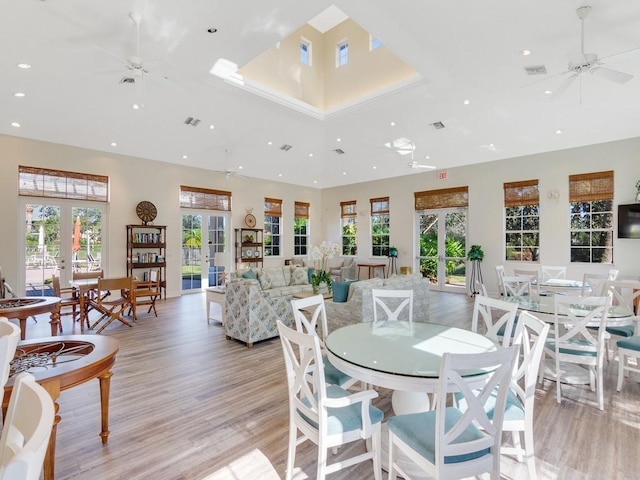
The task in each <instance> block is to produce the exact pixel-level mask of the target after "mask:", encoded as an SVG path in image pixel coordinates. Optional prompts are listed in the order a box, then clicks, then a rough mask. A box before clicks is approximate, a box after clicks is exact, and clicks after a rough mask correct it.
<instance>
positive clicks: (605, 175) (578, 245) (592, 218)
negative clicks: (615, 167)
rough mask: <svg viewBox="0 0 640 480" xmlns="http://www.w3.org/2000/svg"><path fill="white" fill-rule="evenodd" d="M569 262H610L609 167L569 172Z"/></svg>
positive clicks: (611, 253)
mask: <svg viewBox="0 0 640 480" xmlns="http://www.w3.org/2000/svg"><path fill="white" fill-rule="evenodd" d="M569 202H570V208H571V213H570V219H571V239H570V249H571V262H584V263H613V171H608V172H597V173H588V174H581V175H570V176H569Z"/></svg>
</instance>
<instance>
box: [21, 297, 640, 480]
mask: <svg viewBox="0 0 640 480" xmlns="http://www.w3.org/2000/svg"><path fill="white" fill-rule="evenodd" d="M430 296H431V299H430V302H431V304H430V318H431V321H432V322H434V323H441V324H450V325H454V326H460V327H465V328H469V326H470V323H471V320H470V319H471V308H472V304H473V303H472V302H473V300H472V299H470V298H469V297H467V296H465V295H458V294H447V293H431V294H430ZM158 314H159V317H158V318H155V317H154V316H153V315H146V314H141V315H139V318H138V321H137V322H136V323H135V326H134V327H133V328H129V327H126V326H124V325H122V324H119V323H113V324H112V325H111V326H110V327H109V328H108V329H106V330H105V331H104V332H103V335H109V336H112V337H114V338H117V339H118V340H119V341H120V352H119V355H118V358H117V361H116V365H115V368H114V375H113V378H112V388H111V415H110V420H111V423H110V430H111V436H110V438H109V442H108V444H107V445H105V446H103V445H102V444H101V442H100V438H99V437H98V433H99V430H100V409H99V396H98V384H97V381H95V382H89V383H87V384H84V385H80V386H78V387H74V388H72V389H70V390H67V391H65V392H62V395H61V397H60V415H61V416H62V421H61V422H60V424H59V426H58V442H57V452H56V478H57V479H58V480H63V479H74V480H96V479H127V480H133V479H154V480H181V479H198V480H199V479H208V480H214V479H215V480H254V479H275V478H284V466H285V462H286V449H287V431H288V411H287V394H286V380H285V376H284V361H283V357H282V352H281V348H280V342H279V340H278V339H272V340H268V341H265V342H260V343H257V344H255V345H254V347H253V348H251V349H248V348H246V347H245V346H244V345H243V344H240V343H238V342H235V341H229V340H226V339H225V336H224V328H223V327H221V326H220V325H219V324H215V323H211V324H208V323H207V320H206V308H205V299H204V294H195V295H186V296H183V297H181V298H175V299H169V300H166V301H161V302H159V303H158ZM29 322H30V323H29V328H28V331H27V333H28V338H36V337H38V336H46V335H48V334H49V333H48V330H49V325H48V323H47V319H46V318H45V317H39V320H38V323H37V324H34V323H33V320H29ZM63 322H64V326H65V333H79V329H78V327H77V326H76V327H75V329H72V327H71V325H70V322H71V321H70V317H63ZM616 368H617V360H615V359H614V360H611V361H610V362H609V363H608V365H607V372H606V381H605V384H606V385H605V411H604V412H601V411H599V410H598V409H597V407H596V402H595V394H594V393H593V392H591V391H589V390H588V388H585V387H563V395H564V398H563V403H562V404H561V405H558V404H556V401H555V384H554V383H552V382H549V381H547V382H545V383H544V385H542V386H541V387H539V388H538V391H537V393H536V397H537V398H536V415H535V417H536V419H535V439H536V449H537V451H536V457H537V467H538V477H539V478H540V479H562V480H574V479H575V480H578V479H580V480H585V479H594V480H596V479H597V480H601V479H636V478H638V476H639V475H640V473H638V472H640V455H638V454H637V452H638V446H639V445H640V421H639V415H640V384H638V383H634V382H626V383H625V385H624V388H623V391H622V392H621V393H617V392H616V391H615V379H616V373H617V371H616ZM379 392H380V397H379V398H378V399H377V400H376V402H375V403H376V404H377V405H378V406H379V407H380V408H382V409H383V410H384V411H385V412H386V414H387V415H389V414H390V410H391V408H390V392H389V391H386V390H384V389H380V390H379ZM362 448H363V444H362V443H361V442H358V443H357V444H353V445H352V446H350V447H348V448H343V449H341V450H340V452H339V453H338V455H341V454H343V453H345V452H349V453H352V452H354V451H356V450H360V449H362ZM316 454H317V451H316V448H315V447H314V446H313V445H312V444H311V443H309V442H306V443H305V444H304V445H303V446H301V447H299V448H298V457H297V461H296V465H297V466H298V467H300V468H301V471H299V472H297V475H296V478H297V479H303V478H310V479H313V478H315V470H314V467H315V461H316ZM330 478H333V479H349V480H352V479H369V478H372V474H371V467H370V464H368V463H366V464H363V465H360V466H356V467H354V468H352V469H350V470H347V471H343V472H340V473H337V474H335V475H332V476H330ZM383 478H386V474H384V476H383ZM502 478H505V479H520V478H522V479H526V478H527V473H526V469H525V468H524V466H523V465H521V464H518V462H517V461H515V460H514V459H511V458H509V457H503V460H502Z"/></svg>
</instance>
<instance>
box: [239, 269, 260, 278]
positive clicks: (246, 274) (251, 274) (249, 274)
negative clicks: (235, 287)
mask: <svg viewBox="0 0 640 480" xmlns="http://www.w3.org/2000/svg"><path fill="white" fill-rule="evenodd" d="M242 278H250V279H252V280H257V279H258V275H257V274H256V272H254V271H253V270H251V269H249V270H247V271H246V272H244V273H243V274H242Z"/></svg>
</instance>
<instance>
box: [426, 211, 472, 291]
mask: <svg viewBox="0 0 640 480" xmlns="http://www.w3.org/2000/svg"><path fill="white" fill-rule="evenodd" d="M416 226H417V227H416V232H417V239H416V243H417V248H416V251H417V252H419V254H418V257H417V269H418V270H419V271H420V272H421V273H422V275H423V276H425V277H426V278H428V279H429V284H430V287H431V288H432V289H434V290H438V291H449V292H460V293H462V292H464V291H465V289H466V283H467V278H466V276H467V270H466V269H467V262H466V253H465V252H466V244H467V209H466V208H446V209H439V210H425V211H422V212H416Z"/></svg>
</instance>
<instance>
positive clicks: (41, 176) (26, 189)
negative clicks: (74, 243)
mask: <svg viewBox="0 0 640 480" xmlns="http://www.w3.org/2000/svg"><path fill="white" fill-rule="evenodd" d="M18 195H25V196H32V197H49V198H68V199H73V200H89V201H93V202H108V201H109V177H107V176H106V175H93V174H89V173H79V172H66V171H64V170H53V169H50V168H40V167H27V166H24V165H20V166H19V167H18Z"/></svg>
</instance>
